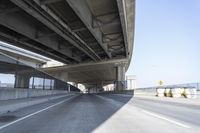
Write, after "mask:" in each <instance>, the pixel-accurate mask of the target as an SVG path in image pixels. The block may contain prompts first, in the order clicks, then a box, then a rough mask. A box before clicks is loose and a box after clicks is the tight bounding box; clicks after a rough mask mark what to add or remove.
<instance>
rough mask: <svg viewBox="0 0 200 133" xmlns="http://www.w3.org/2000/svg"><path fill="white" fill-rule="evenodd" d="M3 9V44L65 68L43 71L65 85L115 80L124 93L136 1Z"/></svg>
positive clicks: (70, 1)
mask: <svg viewBox="0 0 200 133" xmlns="http://www.w3.org/2000/svg"><path fill="white" fill-rule="evenodd" d="M0 7H1V8H0V9H1V10H0V16H1V17H0V40H2V41H5V42H8V43H10V44H12V45H15V46H18V47H21V48H24V49H27V50H30V51H32V52H36V53H38V54H41V55H44V56H47V57H50V58H52V59H55V60H58V61H60V62H63V63H65V64H66V65H64V66H60V67H52V68H43V70H44V71H46V72H48V73H49V74H51V75H52V76H55V77H57V78H59V79H62V80H64V81H72V82H76V83H82V84H85V85H88V86H89V85H90V86H91V85H92V86H94V85H97V84H98V85H100V84H102V83H104V84H108V83H111V82H113V81H116V86H117V89H123V88H124V83H123V82H124V81H125V71H126V70H127V68H128V66H129V63H130V60H131V56H132V49H133V36H134V18H135V17H134V15H135V12H134V11H135V0H101V1H98V0H6V1H0Z"/></svg>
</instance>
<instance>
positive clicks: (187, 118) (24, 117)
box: [0, 94, 200, 133]
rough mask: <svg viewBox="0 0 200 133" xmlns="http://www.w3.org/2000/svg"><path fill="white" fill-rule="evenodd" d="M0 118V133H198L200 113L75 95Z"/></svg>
mask: <svg viewBox="0 0 200 133" xmlns="http://www.w3.org/2000/svg"><path fill="white" fill-rule="evenodd" d="M2 117H3V116H0V133H89V132H99V133H103V132H105V133H126V132H127V133H129V132H130V133H198V132H199V131H200V109H199V107H198V106H194V107H193V106H184V104H172V103H169V102H160V101H155V100H146V99H142V98H140V99H137V98H131V97H123V96H118V95H88V94H87V95H76V96H70V97H66V98H62V99H59V100H55V101H53V102H52V101H51V102H47V103H43V104H39V105H35V106H31V107H27V108H24V109H21V110H18V111H16V112H11V113H8V114H5V115H4V117H5V118H7V120H6V119H4V120H3V119H2Z"/></svg>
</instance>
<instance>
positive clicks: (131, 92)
mask: <svg viewBox="0 0 200 133" xmlns="http://www.w3.org/2000/svg"><path fill="white" fill-rule="evenodd" d="M100 93H103V94H124V95H134V90H117V91H103V92H100Z"/></svg>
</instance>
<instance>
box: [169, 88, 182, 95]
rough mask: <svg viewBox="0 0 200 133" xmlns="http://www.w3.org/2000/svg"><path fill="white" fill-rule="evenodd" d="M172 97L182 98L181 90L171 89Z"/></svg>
mask: <svg viewBox="0 0 200 133" xmlns="http://www.w3.org/2000/svg"><path fill="white" fill-rule="evenodd" d="M171 94H172V97H181V95H182V94H181V88H173V89H171Z"/></svg>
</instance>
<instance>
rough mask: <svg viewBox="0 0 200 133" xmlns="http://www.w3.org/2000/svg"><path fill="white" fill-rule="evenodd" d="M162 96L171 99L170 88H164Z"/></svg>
mask: <svg viewBox="0 0 200 133" xmlns="http://www.w3.org/2000/svg"><path fill="white" fill-rule="evenodd" d="M164 95H165V96H166V97H171V96H172V93H171V89H170V88H166V89H165V91H164Z"/></svg>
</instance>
